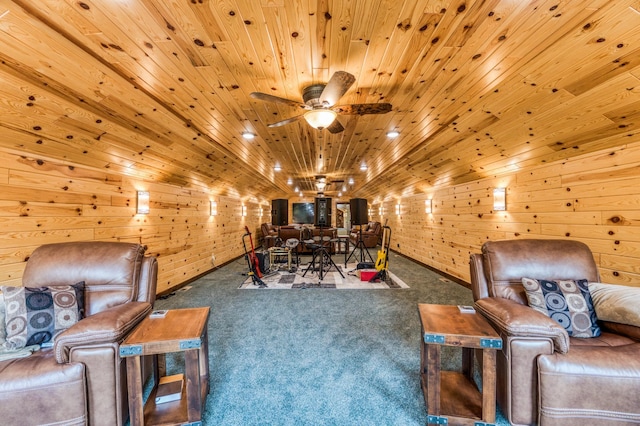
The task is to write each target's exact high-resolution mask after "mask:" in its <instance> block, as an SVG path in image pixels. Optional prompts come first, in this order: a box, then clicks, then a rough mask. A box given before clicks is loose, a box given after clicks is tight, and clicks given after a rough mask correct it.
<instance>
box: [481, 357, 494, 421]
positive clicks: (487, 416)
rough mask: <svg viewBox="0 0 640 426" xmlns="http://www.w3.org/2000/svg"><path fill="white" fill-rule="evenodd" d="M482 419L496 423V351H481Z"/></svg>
mask: <svg viewBox="0 0 640 426" xmlns="http://www.w3.org/2000/svg"><path fill="white" fill-rule="evenodd" d="M482 419H483V421H484V422H485V423H494V422H495V421H496V350H495V349H485V350H483V351H482Z"/></svg>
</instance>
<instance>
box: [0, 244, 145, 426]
mask: <svg viewBox="0 0 640 426" xmlns="http://www.w3.org/2000/svg"><path fill="white" fill-rule="evenodd" d="M144 252H145V249H144V248H143V247H142V246H141V245H139V244H129V243H117V242H73V243H62V244H49V245H44V246H41V247H39V248H37V249H36V250H34V252H33V253H32V255H31V256H30V257H29V260H28V261H27V265H26V268H25V271H24V275H23V285H24V286H26V287H43V286H49V285H62V284H73V283H76V282H79V281H84V282H85V297H84V299H85V316H86V317H85V318H84V319H81V320H80V321H79V322H77V323H76V324H75V325H73V326H71V327H70V328H68V329H67V330H65V331H63V332H62V333H60V334H59V335H58V336H57V337H56V339H55V342H54V346H53V348H50V349H41V350H40V351H37V352H35V353H33V354H32V355H31V356H29V357H27V358H20V359H13V360H8V361H2V362H0V423H2V424H6V425H18V424H19V425H41V424H56V425H62V424H64V425H85V424H89V425H122V424H124V423H125V422H126V420H127V417H128V399H127V383H126V370H125V362H124V361H123V360H122V359H121V358H120V355H119V344H120V342H122V341H123V340H124V338H125V336H126V335H127V334H128V333H129V332H130V331H131V330H132V329H133V328H134V327H135V326H136V325H137V324H138V323H139V322H140V321H141V320H142V319H143V318H144V317H145V316H146V315H147V314H148V313H149V312H150V311H151V309H152V306H153V303H154V302H155V294H156V282H157V271H158V264H157V261H156V259H155V257H148V256H146V257H145V256H144Z"/></svg>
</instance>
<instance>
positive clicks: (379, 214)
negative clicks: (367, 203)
mask: <svg viewBox="0 0 640 426" xmlns="http://www.w3.org/2000/svg"><path fill="white" fill-rule="evenodd" d="M382 212H383V208H382V206H380V207H378V216H382Z"/></svg>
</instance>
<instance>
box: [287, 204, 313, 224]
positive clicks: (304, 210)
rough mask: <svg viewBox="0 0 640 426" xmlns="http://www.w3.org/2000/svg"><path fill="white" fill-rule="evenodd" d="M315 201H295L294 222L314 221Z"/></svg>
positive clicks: (293, 206) (292, 210) (292, 211)
mask: <svg viewBox="0 0 640 426" xmlns="http://www.w3.org/2000/svg"><path fill="white" fill-rule="evenodd" d="M314 206H315V203H293V204H292V207H291V213H292V214H293V223H314V217H315V216H314V214H313V209H314Z"/></svg>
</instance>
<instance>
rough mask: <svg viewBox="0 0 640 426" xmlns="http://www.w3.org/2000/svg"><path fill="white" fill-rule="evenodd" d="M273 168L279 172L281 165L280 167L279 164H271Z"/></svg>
mask: <svg viewBox="0 0 640 426" xmlns="http://www.w3.org/2000/svg"><path fill="white" fill-rule="evenodd" d="M273 170H274V171H276V172H279V171H280V170H282V167H280V164H276V165H275V166H273Z"/></svg>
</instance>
